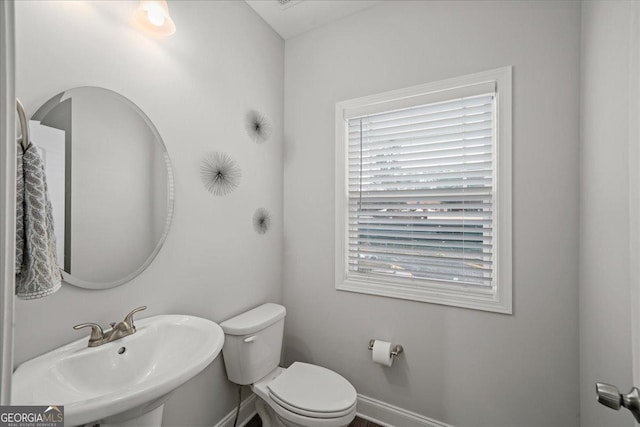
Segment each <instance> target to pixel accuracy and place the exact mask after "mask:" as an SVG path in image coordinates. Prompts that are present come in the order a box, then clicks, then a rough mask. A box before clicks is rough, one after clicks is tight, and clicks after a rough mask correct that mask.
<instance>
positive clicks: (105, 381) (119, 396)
mask: <svg viewBox="0 0 640 427" xmlns="http://www.w3.org/2000/svg"><path fill="white" fill-rule="evenodd" d="M135 324H136V329H137V332H136V333H135V334H133V335H129V336H127V337H124V338H121V339H119V340H116V341H113V342H110V343H107V344H104V345H102V346H100V347H93V348H89V347H87V342H88V336H85V337H83V338H81V339H79V340H77V341H74V342H72V343H70V344H67V345H65V346H63V347H60V348H58V349H56V350H53V351H51V352H49V353H46V354H43V355H42V356H39V357H36V358H35V359H31V360H29V361H27V362H25V363H23V364H21V365H20V366H18V368H17V369H16V371H15V372H14V374H13V391H12V402H11V404H12V405H64V415H65V425H69V426H74V425H82V424H86V423H89V422H97V421H103V422H104V421H105V420H106V422H110V419H109V417H114V416H115V419H117V416H118V415H119V414H123V413H124V414H127V413H131V414H137V415H139V414H142V413H144V412H148V411H150V410H152V409H154V408H155V407H158V406H160V405H161V404H163V403H164V401H165V400H166V398H168V394H169V393H171V392H172V391H173V390H175V389H176V388H178V387H179V386H181V385H182V384H184V383H185V382H187V381H188V380H189V379H191V378H193V377H194V376H195V375H197V374H198V373H199V372H201V371H202V370H203V369H204V368H205V367H206V366H207V365H209V364H210V363H211V362H212V361H213V360H214V359H215V358H216V357H217V356H218V354H219V353H220V350H221V349H222V345H223V343H224V333H223V332H222V329H221V328H220V326H218V325H217V324H216V323H214V322H212V321H210V320H206V319H202V318H199V317H194V316H186V315H160V316H154V317H148V318H145V319H140V320H136V322H135ZM154 403H155V405H154ZM136 408H142V410H140V411H138V412H136ZM132 411H133V412H132ZM132 417H135V415H134V416H132Z"/></svg>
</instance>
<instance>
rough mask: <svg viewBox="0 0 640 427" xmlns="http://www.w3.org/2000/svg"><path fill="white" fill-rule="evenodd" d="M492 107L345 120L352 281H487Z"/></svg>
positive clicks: (451, 105) (463, 104) (432, 108)
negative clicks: (360, 277)
mask: <svg viewBox="0 0 640 427" xmlns="http://www.w3.org/2000/svg"><path fill="white" fill-rule="evenodd" d="M494 103H495V96H494V94H493V93H487V94H484V95H479V96H473V97H465V98H457V99H450V100H447V101H442V102H437V103H431V104H426V105H420V106H415V107H411V108H404V109H398V110H394V111H389V112H383V113H377V114H369V115H364V116H360V117H353V118H349V119H347V127H348V170H347V173H348V176H347V179H348V242H347V245H346V246H347V248H346V249H347V251H346V252H347V253H346V256H347V258H348V262H347V264H348V265H347V269H348V272H349V275H356V276H357V275H360V274H362V275H366V276H367V277H371V276H377V277H382V278H384V277H387V278H390V277H395V278H400V277H402V278H406V279H412V282H414V281H415V282H416V283H417V284H419V283H420V282H421V281H434V280H435V281H438V282H454V283H459V284H467V285H475V286H481V287H490V286H491V285H492V278H493V274H494V269H493V267H494V251H493V248H494V240H493V237H494V233H493V230H494V223H493V221H494V215H493V214H494V192H493V189H494V164H493V162H494V160H493V159H494V156H493V151H494V139H495V138H494V134H495V132H494V130H495V129H494V128H495V126H494V123H495V120H494V111H495V105H494Z"/></svg>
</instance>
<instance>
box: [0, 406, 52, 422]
mask: <svg viewBox="0 0 640 427" xmlns="http://www.w3.org/2000/svg"><path fill="white" fill-rule="evenodd" d="M0 427H64V406H0Z"/></svg>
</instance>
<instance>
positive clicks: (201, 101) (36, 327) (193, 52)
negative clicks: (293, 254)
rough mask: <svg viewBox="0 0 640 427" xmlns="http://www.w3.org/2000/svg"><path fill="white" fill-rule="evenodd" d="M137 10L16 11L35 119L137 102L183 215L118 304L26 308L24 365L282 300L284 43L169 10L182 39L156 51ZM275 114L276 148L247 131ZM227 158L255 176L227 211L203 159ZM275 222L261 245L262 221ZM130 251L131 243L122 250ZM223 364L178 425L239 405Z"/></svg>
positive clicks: (198, 12)
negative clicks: (74, 345)
mask: <svg viewBox="0 0 640 427" xmlns="http://www.w3.org/2000/svg"><path fill="white" fill-rule="evenodd" d="M137 3H138V2H135V1H133V2H132V1H130V2H16V29H17V34H16V41H17V49H16V51H17V52H18V55H17V73H16V76H17V82H16V83H17V88H16V89H17V90H16V94H17V96H18V97H20V98H21V100H22V101H23V103H24V104H25V107H26V108H27V110H28V111H29V112H31V113H33V112H34V111H36V109H37V108H38V107H39V106H40V105H41V104H42V103H43V102H45V101H46V100H48V99H49V98H50V97H51V96H53V95H55V94H57V93H59V92H61V91H63V90H65V89H68V88H72V87H76V86H85V85H90V86H102V87H106V88H108V89H112V90H115V91H117V92H119V93H121V94H122V95H124V96H125V97H127V98H129V99H131V100H132V101H133V102H134V103H136V104H137V105H138V106H139V107H140V108H141V109H142V110H143V111H145V113H146V114H147V115H148V116H149V118H150V119H151V120H152V121H153V123H154V124H155V125H156V127H157V128H158V130H159V132H160V134H161V135H162V137H163V139H164V141H165V144H166V146H167V149H168V152H169V156H170V158H171V161H172V162H173V167H174V172H175V186H176V187H175V190H176V203H175V216H174V220H173V225H172V228H171V231H170V233H169V236H168V238H167V240H166V242H165V245H164V248H163V249H162V250H161V251H160V253H159V254H158V256H157V258H156V259H155V261H154V262H153V263H152V265H151V266H150V267H149V268H148V269H147V270H146V271H145V272H144V273H143V274H142V275H141V276H139V277H138V278H136V279H135V280H133V281H132V282H130V283H127V284H125V285H123V286H121V287H118V288H115V289H112V290H106V291H86V290H81V289H77V288H73V287H71V286H68V285H67V286H64V287H63V288H62V290H61V291H59V292H58V293H57V294H55V295H53V296H50V297H47V298H45V299H42V300H35V301H27V302H24V301H17V302H16V318H15V360H16V362H17V363H20V362H22V361H25V360H27V359H29V358H32V357H34V356H36V355H38V354H41V353H43V352H46V351H48V350H51V349H53V348H55V347H57V346H59V345H61V344H63V343H65V342H68V341H71V340H73V339H76V338H78V337H81V336H83V335H86V332H84V331H83V332H76V331H74V330H72V329H71V327H72V326H73V325H74V324H76V323H80V322H86V321H93V322H99V323H102V324H103V325H106V324H107V323H108V322H110V321H116V320H121V319H122V318H123V316H124V315H125V314H126V313H127V311H128V310H129V309H131V308H133V307H136V306H139V305H143V304H146V305H148V306H149V309H148V310H147V311H146V312H145V313H144V314H143V315H145V316H149V315H153V314H159V313H185V314H192V315H197V316H202V317H205V318H209V319H212V320H214V321H222V320H224V319H226V318H228V317H230V316H232V315H235V314H237V313H239V312H241V311H243V310H245V309H248V308H250V307H253V306H255V305H258V304H260V303H262V302H265V301H276V302H277V301H281V298H282V126H283V125H282V121H283V117H282V116H283V99H282V97H283V63H284V57H283V56H284V42H283V41H282V39H281V38H280V37H279V36H278V35H277V34H276V33H275V32H274V31H273V30H272V29H271V28H270V27H268V26H267V24H265V23H264V22H263V21H262V20H261V19H260V18H259V17H258V16H257V15H256V14H255V13H254V12H253V10H251V8H250V7H249V6H247V5H246V4H245V3H244V2H236V1H230V2H217V1H216V2H201V1H193V2H191V1H180V2H170V5H169V7H170V11H171V14H172V16H173V19H174V21H175V23H176V26H177V32H176V33H175V34H174V35H173V36H171V37H169V38H166V39H154V38H153V37H149V36H147V35H145V34H142V33H140V32H138V31H137V30H135V29H133V28H132V27H131V26H130V21H131V16H132V15H131V14H132V13H133V10H134V9H135V7H136V6H137ZM250 109H257V110H259V111H263V112H265V113H267V114H268V115H269V116H270V117H271V119H272V122H273V125H274V126H273V128H274V132H273V135H272V138H271V140H270V141H268V142H266V143H264V144H261V145H258V144H255V143H254V142H252V141H251V140H250V139H249V137H248V136H247V134H246V132H245V129H244V117H245V113H246V112H247V110H250ZM210 150H222V151H226V152H227V153H229V154H230V155H231V156H232V157H234V158H235V159H236V160H237V161H238V163H239V164H240V166H241V167H242V171H243V176H242V183H241V185H240V187H239V188H238V189H237V190H236V191H235V192H234V193H232V194H230V195H228V196H226V197H224V198H216V197H214V196H212V195H210V194H209V193H207V192H206V190H205V189H204V187H203V185H202V183H201V182H200V176H199V167H200V161H201V159H202V157H203V155H204V154H205V153H206V152H207V151H210ZM258 207H265V208H267V209H269V210H270V211H271V212H272V214H273V228H272V231H271V232H270V233H268V234H266V235H258V234H257V233H256V232H255V231H254V230H253V227H252V224H251V220H252V216H253V213H254V211H255V209H256V208H258ZM122 244H123V245H126V242H122ZM235 397H236V394H235V388H234V387H233V386H232V385H230V383H228V382H227V380H226V375H225V372H224V368H223V363H222V357H220V358H218V359H217V360H216V361H215V362H214V363H213V364H212V365H211V366H210V367H209V368H207V369H206V370H205V371H204V372H203V373H202V374H200V375H199V376H198V377H196V378H195V379H194V380H192V381H190V382H189V383H188V384H186V385H185V386H184V387H183V388H182V389H181V390H179V391H178V392H177V393H176V394H175V395H174V396H173V397H172V398H171V400H170V401H169V402H168V403H167V406H166V408H165V418H164V420H165V425H174V426H175V425H190V426H204V425H213V424H215V423H216V422H217V421H219V420H220V419H221V418H222V417H223V416H224V415H226V414H227V413H228V412H229V411H230V410H231V409H232V408H233V406H234V404H235Z"/></svg>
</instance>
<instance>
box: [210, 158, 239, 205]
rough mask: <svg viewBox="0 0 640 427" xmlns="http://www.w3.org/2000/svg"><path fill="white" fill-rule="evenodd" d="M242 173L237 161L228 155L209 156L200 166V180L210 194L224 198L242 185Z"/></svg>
mask: <svg viewBox="0 0 640 427" xmlns="http://www.w3.org/2000/svg"><path fill="white" fill-rule="evenodd" d="M241 177H242V171H241V170H240V167H239V166H238V164H237V163H236V161H235V160H233V159H232V158H231V156H229V155H228V154H226V153H222V152H219V151H218V152H212V153H209V154H207V156H206V157H205V158H204V159H203V161H202V164H201V165H200V178H201V179H202V183H203V184H204V186H205V188H206V189H207V190H208V191H209V193H211V194H213V195H215V196H224V195H226V194H229V193H231V192H232V191H233V190H235V189H236V187H238V185H239V184H240V178H241Z"/></svg>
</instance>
